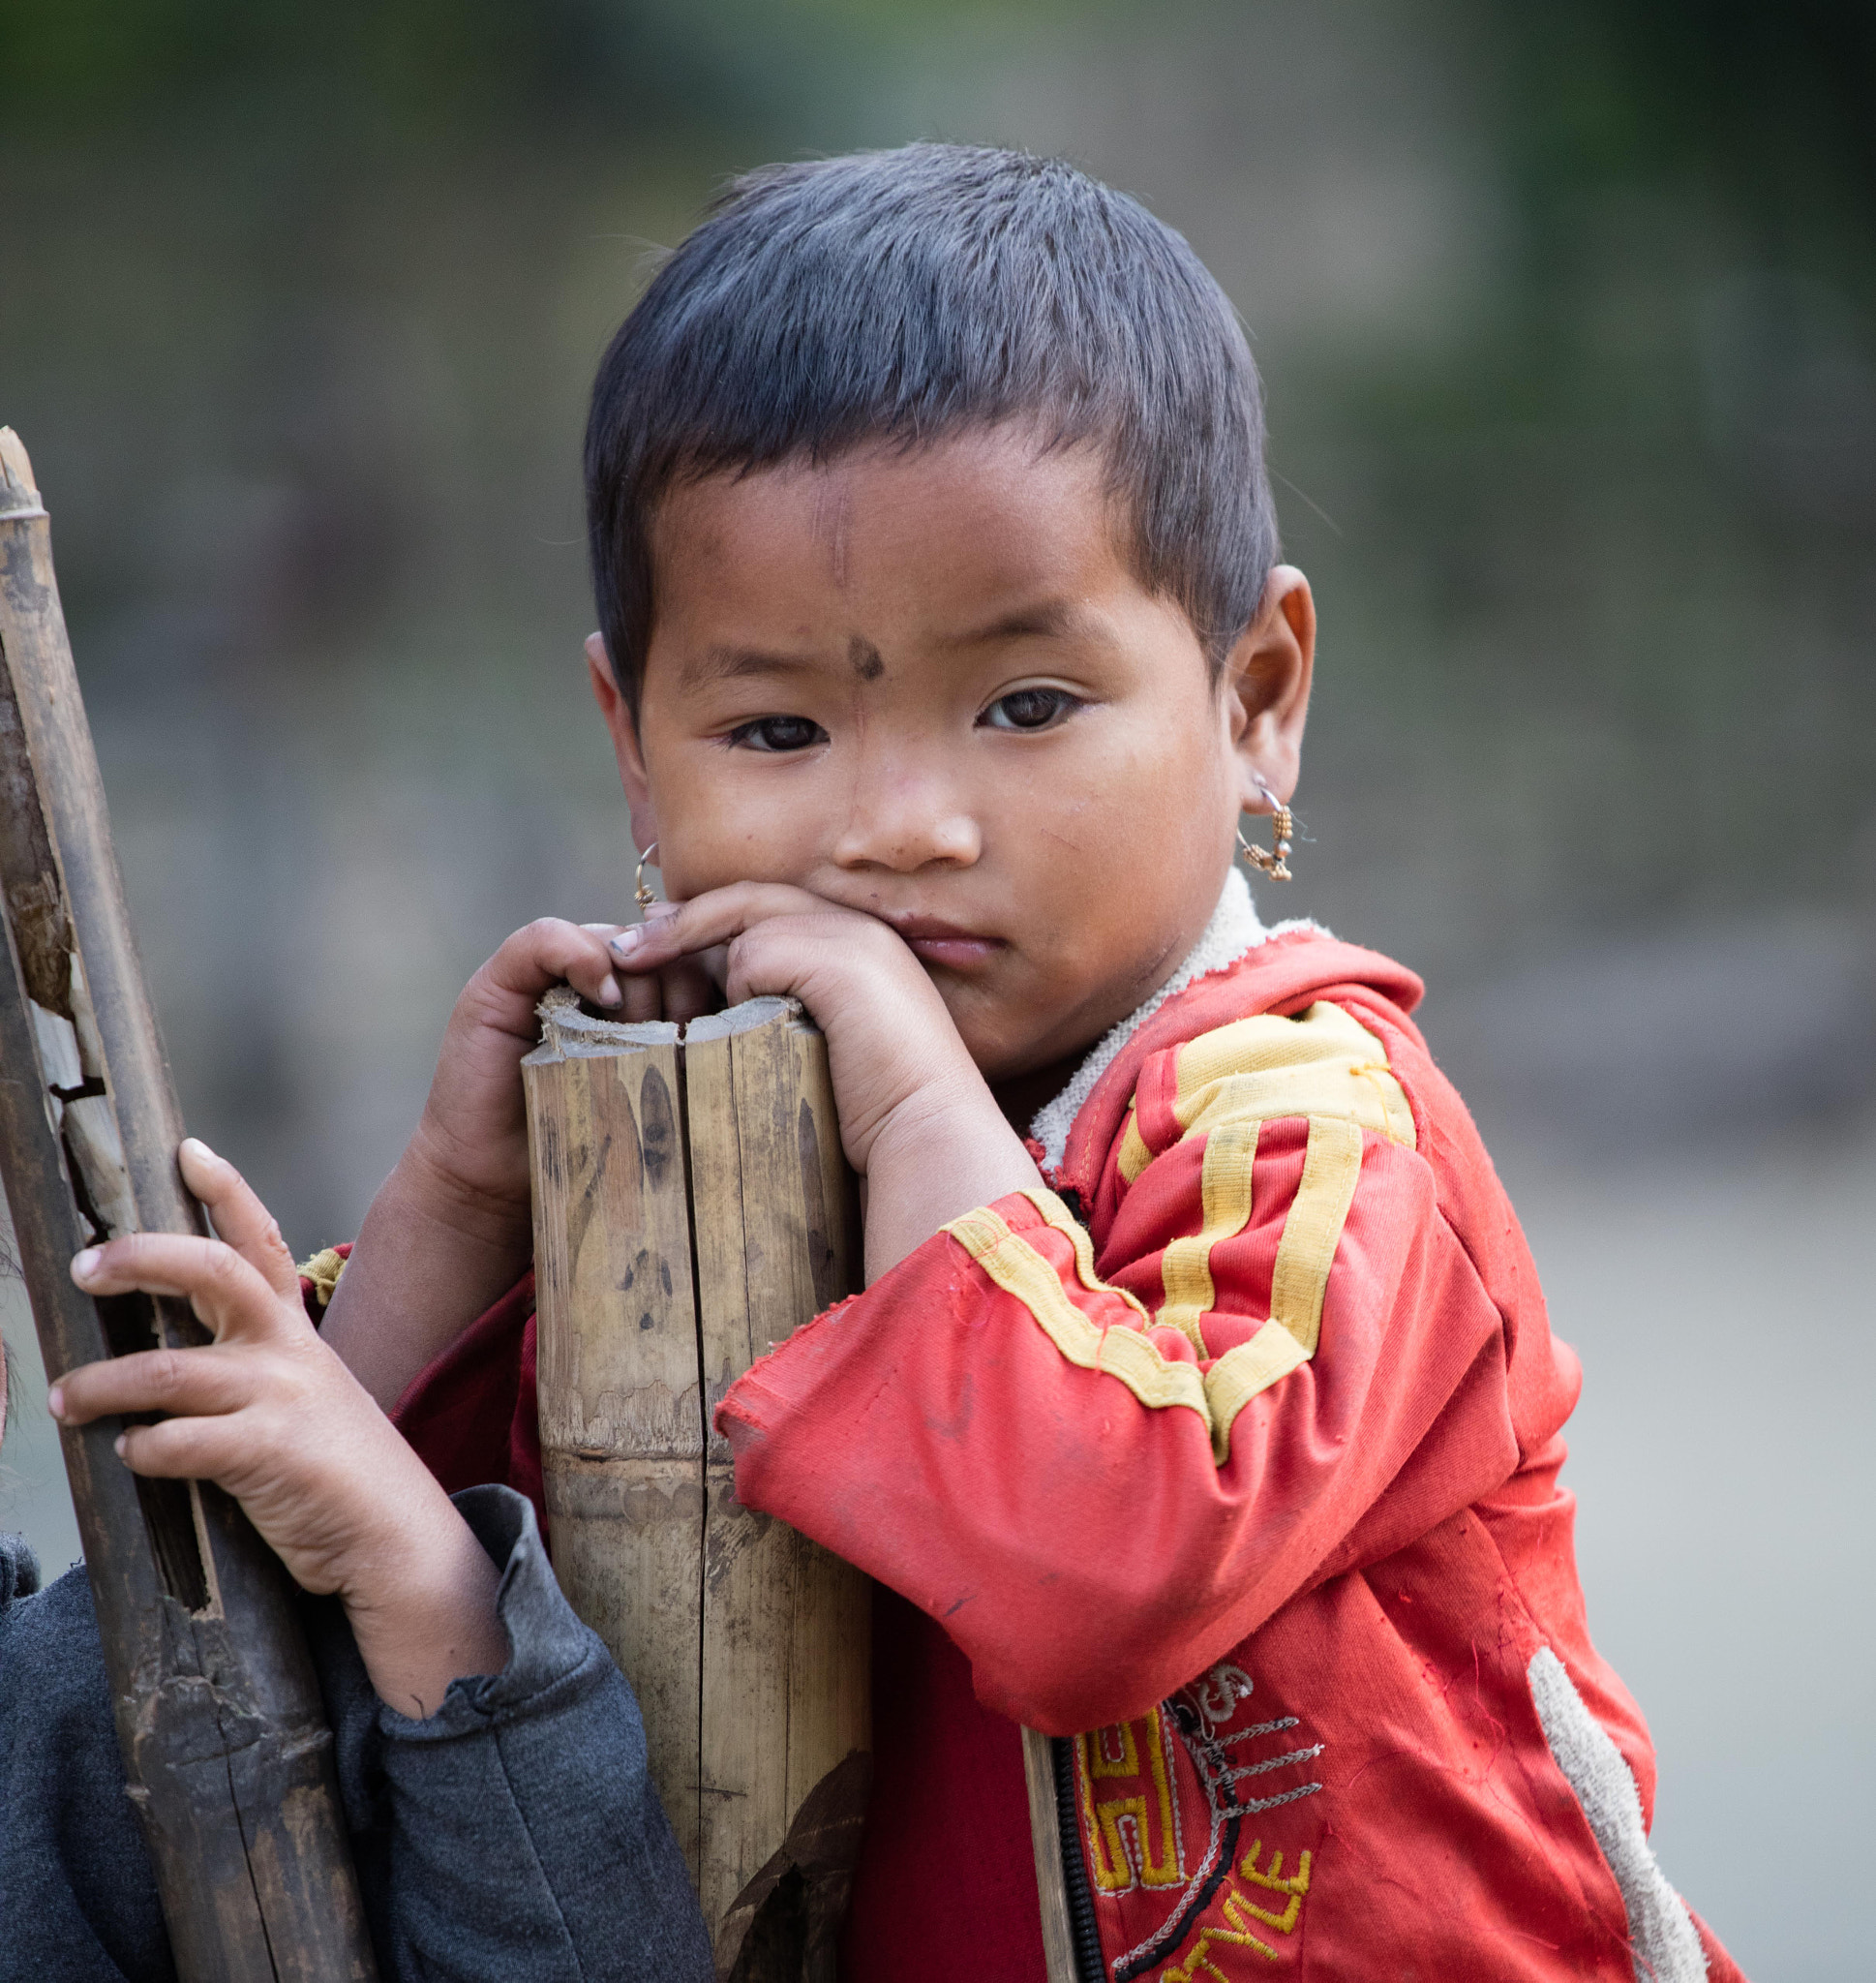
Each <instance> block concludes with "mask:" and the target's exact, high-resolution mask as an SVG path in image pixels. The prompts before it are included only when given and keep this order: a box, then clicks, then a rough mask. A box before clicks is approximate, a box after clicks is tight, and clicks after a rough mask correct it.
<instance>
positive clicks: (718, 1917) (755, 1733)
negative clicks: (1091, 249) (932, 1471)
mask: <svg viewBox="0 0 1876 1983" xmlns="http://www.w3.org/2000/svg"><path fill="white" fill-rule="evenodd" d="M542 1020H543V1025H544V1030H545V1038H544V1040H543V1043H542V1045H541V1047H540V1048H539V1049H538V1050H537V1051H536V1052H535V1053H532V1054H530V1056H529V1058H528V1059H527V1060H526V1061H525V1062H524V1063H523V1067H524V1079H525V1081H526V1083H527V1090H528V1109H529V1125H530V1136H531V1141H532V1147H533V1163H534V1191H535V1196H534V1249H535V1276H536V1278H535V1289H536V1302H537V1312H538V1315H539V1332H540V1333H539V1358H540V1361H539V1373H540V1419H541V1447H542V1460H543V1468H544V1473H545V1478H546V1488H547V1499H548V1510H549V1514H550V1517H551V1520H552V1523H553V1534H554V1558H555V1568H556V1570H557V1571H558V1572H559V1574H560V1581H561V1584H562V1587H563V1588H564V1589H565V1591H566V1594H567V1597H568V1599H569V1600H570V1601H571V1602H572V1603H573V1606H574V1608H575V1609H576V1610H577V1611H579V1612H580V1614H581V1616H582V1617H584V1618H585V1619H587V1621H588V1622H589V1623H590V1625H591V1626H592V1627H593V1629H594V1630H595V1631H596V1632H598V1633H599V1634H600V1636H601V1637H602V1638H604V1639H605V1641H606V1643H607V1644H608V1646H610V1647H611V1649H612V1651H613V1655H614V1657H615V1658H616V1659H617V1660H618V1662H619V1663H620V1667H621V1668H622V1669H623V1670H624V1672H625V1673H626V1674H627V1675H628V1676H629V1677H630V1679H631V1681H632V1683H633V1685H634V1687H635V1688H636V1689H637V1691H638V1694H639V1700H640V1704H641V1707H642V1708H643V1710H644V1715H645V1721H646V1727H647V1740H648V1744H649V1747H650V1752H651V1767H652V1775H653V1779H654V1781H655V1782H656V1783H657V1785H658V1788H659V1791H660V1793H661V1795H662V1796H663V1798H664V1803H665V1809H666V1810H667V1812H669V1813H670V1815H671V1819H672V1823H673V1826H674V1828H675V1829H676V1831H677V1833H678V1837H679V1842H680V1844H681V1846H683V1849H684V1855H685V1858H686V1860H687V1861H688V1863H689V1865H690V1868H691V1872H692V1876H693V1877H694V1878H695V1879H696V1881H697V1885H698V1893H699V1898H700V1899H701V1901H702V1903H703V1907H704V1917H705V1920H706V1921H707V1922H708V1924H709V1925H710V1928H711V1935H712V1937H713V1938H714V1942H715V1948H716V1958H717V1969H718V1973H719V1975H722V1976H724V1977H734V1978H737V1979H739V1983H807V1979H814V1983H820V1979H823V1978H825V1979H828V1983H832V1975H833V1959H834V1945H835V1942H836V1940H837V1938H838V1935H839V1930H840V1926H841V1923H842V1921H843V1919H844V1917H845V1913H846V1907H847V1899H848V1895H849V1891H850V1888H851V1883H852V1876H853V1868H854V1864H855V1861H856V1859H857V1857H858V1854H859V1846H860V1837H861V1830H862V1823H863V1819H864V1813H865V1803H866V1793H867V1789H868V1787H869V1782H870V1773H871V1759H870V1751H871V1746H872V1744H871V1728H870V1699H869V1692H868V1690H869V1683H870V1672H869V1640H870V1632H869V1625H868V1605H869V1597H870V1587H869V1586H868V1585H867V1583H866V1580H865V1578H864V1577H862V1575H860V1573H859V1572H858V1571H855V1570H853V1569H852V1568H851V1567H850V1566H848V1565H846V1564H844V1563H841V1562H839V1561H838V1560H837V1559H836V1558H834V1557H832V1556H831V1555H829V1554H828V1553H827V1552H826V1551H825V1550H822V1549H819V1548H817V1547H816V1546H815V1545H814V1544H813V1543H811V1542H809V1541H806V1539H805V1538H803V1537H802V1536H800V1535H798V1534H796V1532H795V1531H794V1530H792V1529H790V1528H788V1527H787V1526H786V1525H785V1524H784V1523H782V1522H778V1521H775V1520H773V1519H772V1518H771V1517H769V1516H766V1515H763V1514H759V1513H757V1512H756V1511H755V1510H752V1509H747V1508H744V1507H742V1506H741V1503H739V1502H738V1501H737V1499H736V1482H735V1475H734V1469H733V1468H732V1466H731V1463H730V1454H729V1450H728V1448H727V1447H726V1446H725V1445H724V1444H723V1442H722V1441H720V1440H719V1439H717V1437H716V1436H715V1434H714V1433H713V1432H711V1430H710V1428H709V1413H710V1411H711V1408H712V1407H713V1406H714V1404H715V1403H716V1401H717V1400H718V1399H719V1398H720V1397H721V1396H722V1394H723V1392H724V1391H725V1390H727V1389H728V1388H729V1386H730V1385H731V1384H732V1383H734V1382H735V1380H736V1379H737V1378H738V1377H740V1376H741V1374H742V1372H743V1371H744V1370H746V1369H747V1368H748V1366H749V1364H750V1363H751V1362H752V1361H753V1360H754V1358H756V1357H757V1356H759V1355H761V1354H762V1353H763V1351H765V1350H766V1349H767V1348H768V1347H769V1346H770V1345H771V1344H772V1342H776V1341H779V1340H781V1339H782V1338H784V1337H785V1336H787V1335H788V1334H789V1333H790V1332H791V1331H792V1330H793V1329H795V1328H796V1327H799V1326H800V1325H801V1324H802V1323H803V1322H805V1321H807V1320H808V1319H809V1318H810V1317H811V1316H813V1315H815V1314H817V1313H818V1312H819V1311H820V1310H821V1309H823V1308H825V1307H826V1306H828V1304H829V1303H830V1302H832V1301H835V1300H837V1299H839V1298H840V1297H842V1296H843V1295H845V1294H847V1293H849V1292H850V1291H851V1290H852V1289H853V1288H855V1287H857V1286H858V1285H859V1282H860V1221H859V1216H858V1204H857V1199H856V1195H855V1190H854V1182H853V1178H852V1176H851V1175H850V1174H849V1172H848V1171H847V1167H846V1163H845V1160H844V1158H843V1157H842V1155H841V1151H840V1142H839V1135H838V1129H837V1125H836V1123H835V1119H834V1113H833V1093H832V1084H831V1083H830V1082H829V1079H828V1071H827V1049H826V1045H825V1043H824V1042H823V1040H822V1039H821V1036H820V1034H819V1033H818V1032H817V1031H816V1030H815V1029H814V1027H813V1026H812V1025H811V1024H809V1023H808V1022H807V1021H806V1019H805V1018H804V1016H803V1015H802V1009H801V1007H800V1006H799V1005H797V1004H796V1003H795V1002H794V1001H793V1000H786V999H777V998H762V999H753V1000H751V1001H750V1002H749V1003H748V1004H746V1005H741V1006H738V1007H735V1008H734V1009H733V1010H731V1011H730V1012H727V1013H723V1014H720V1015H718V1016H717V1017H715V1018H711V1019H703V1020H694V1021H692V1022H691V1023H690V1025H689V1027H688V1028H687V1029H686V1031H685V1032H684V1034H683V1035H682V1037H681V1038H680V1035H679V1029H678V1028H677V1027H676V1026H673V1025H663V1024H657V1025H623V1024H620V1023H617V1022H610V1021H605V1020H599V1019H594V1018H592V1017H591V1016H590V1015H587V1014H585V1013H583V1012H582V1011H581V1009H580V1006H579V1003H578V1001H577V1000H576V999H575V998H574V997H573V995H572V994H571V993H570V992H561V993H559V994H553V995H551V996H550V999H549V1001H548V1002H547V1003H546V1004H545V1005H544V1006H543V1008H542Z"/></svg>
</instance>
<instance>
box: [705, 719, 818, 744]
mask: <svg viewBox="0 0 1876 1983" xmlns="http://www.w3.org/2000/svg"><path fill="white" fill-rule="evenodd" d="M729 741H730V743H731V744H733V745H738V746H740V747H741V748H742V749H744V750H805V749H806V748H807V747H808V746H809V745H811V744H825V743H826V742H827V741H828V733H827V732H826V731H825V730H824V729H822V727H821V726H820V724H819V723H817V722H812V721H810V720H809V718H808V717H757V718H756V720H755V721H754V722H752V723H741V724H739V725H738V727H737V728H736V729H734V730H732V731H731V732H730V735H729Z"/></svg>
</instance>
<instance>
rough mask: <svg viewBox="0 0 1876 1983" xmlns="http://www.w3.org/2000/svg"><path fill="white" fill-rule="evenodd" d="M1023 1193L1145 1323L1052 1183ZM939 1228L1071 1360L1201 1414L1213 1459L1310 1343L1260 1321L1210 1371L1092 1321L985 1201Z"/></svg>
mask: <svg viewBox="0 0 1876 1983" xmlns="http://www.w3.org/2000/svg"><path fill="white" fill-rule="evenodd" d="M1025 1196H1027V1197H1028V1199H1029V1200H1030V1202H1031V1203H1032V1204H1033V1205H1035V1206H1036V1208H1037V1210H1038V1211H1040V1212H1041V1213H1042V1214H1043V1216H1044V1218H1045V1219H1046V1220H1047V1221H1048V1223H1049V1224H1050V1225H1051V1226H1053V1227H1054V1228H1055V1230H1056V1231H1057V1232H1058V1233H1060V1234H1062V1235H1063V1236H1064V1237H1066V1238H1068V1239H1069V1240H1070V1241H1071V1242H1072V1243H1073V1244H1074V1261H1075V1271H1076V1273H1077V1275H1078V1276H1079V1278H1080V1280H1081V1284H1082V1285H1083V1286H1084V1287H1086V1288H1088V1289H1091V1290H1099V1291H1101V1292H1103V1293H1105V1294H1109V1295H1115V1296H1118V1297H1120V1299H1121V1300H1123V1301H1124V1302H1126V1303H1127V1305H1128V1306H1129V1307H1130V1308H1132V1309H1134V1310H1135V1313H1136V1314H1138V1316H1139V1317H1140V1319H1141V1321H1142V1323H1144V1322H1145V1321H1146V1319H1147V1318H1146V1311H1145V1309H1143V1308H1142V1307H1141V1306H1140V1304H1139V1302H1138V1301H1136V1300H1135V1298H1134V1297H1133V1296H1132V1295H1130V1294H1128V1292H1127V1291H1126V1290H1125V1289H1124V1288H1114V1287H1110V1286H1108V1285H1107V1284H1106V1283H1105V1282H1104V1281H1101V1280H1099V1279H1097V1278H1096V1276H1095V1272H1094V1247H1093V1243H1092V1242H1091V1241H1090V1239H1089V1237H1088V1234H1087V1230H1086V1228H1085V1227H1083V1226H1081V1225H1079V1224H1077V1223H1076V1221H1075V1220H1074V1219H1073V1218H1072V1217H1071V1216H1070V1215H1069V1208H1068V1206H1067V1205H1064V1204H1063V1203H1062V1201H1061V1200H1060V1199H1059V1198H1057V1197H1056V1196H1055V1194H1054V1193H1053V1192H1050V1191H1030V1192H1028V1193H1026V1194H1025ZM943 1230H944V1231H945V1232H947V1233H949V1234H950V1235H951V1236H952V1237H953V1239H955V1240H956V1241H957V1243H958V1244H959V1245H960V1246H962V1247H963V1249H964V1251H965V1252H966V1253H968V1254H969V1255H970V1256H971V1258H972V1260H974V1261H975V1262H976V1263H977V1265H978V1266H981V1267H982V1268H983V1271H984V1272H985V1273H986V1274H988V1275H989V1276H990V1278H991V1280H993V1281H994V1282H995V1283H996V1284H997V1286H998V1287H999V1288H1001V1289H1002V1290H1003V1291H1004V1292H1005V1293H1006V1294H1008V1295H1014V1297H1016V1299H1017V1300H1018V1301H1020V1302H1021V1303H1022V1304H1023V1306H1024V1307H1025V1308H1027V1309H1028V1310H1029V1312H1030V1314H1031V1315H1032V1316H1034V1317H1035V1319H1036V1322H1037V1324H1038V1325H1039V1326H1040V1327H1041V1328H1042V1330H1043V1333H1044V1335H1046V1336H1047V1337H1048V1339H1049V1341H1050V1342H1052V1343H1053V1344H1054V1345H1055V1347H1056V1349H1057V1350H1058V1351H1059V1352H1060V1353H1061V1354H1062V1356H1063V1357H1064V1358H1067V1359H1068V1361H1069V1362H1071V1363H1073V1364H1074V1366H1075V1367H1076V1368H1077V1369H1079V1370H1098V1371H1102V1372H1104V1374H1105V1375H1107V1376H1109V1377H1112V1378H1117V1379H1118V1380H1119V1381H1120V1382H1121V1383H1122V1384H1124V1385H1125V1386H1126V1387H1127V1388H1128V1389H1129V1390H1131V1391H1132V1392H1133V1393H1134V1395H1135V1397H1136V1398H1137V1399H1138V1400H1139V1401H1140V1403H1141V1404H1143V1405H1146V1406H1148V1407H1149V1408H1150V1409H1153V1410H1156V1411H1157V1410H1161V1409H1164V1408H1165V1407H1166V1406H1172V1405H1183V1406H1185V1407H1186V1408H1187V1409H1188V1410H1190V1411H1194V1412H1196V1413H1197V1414H1198V1416H1199V1417H1200V1418H1201V1419H1204V1421H1205V1426H1206V1429H1207V1431H1208V1432H1209V1434H1210V1436H1211V1446H1212V1458H1213V1459H1214V1461H1216V1463H1217V1464H1218V1465H1220V1466H1223V1465H1224V1464H1225V1460H1226V1459H1228V1458H1229V1457H1230V1452H1231V1425H1232V1421H1233V1420H1234V1419H1236V1418H1237V1415H1238V1414H1239V1413H1240V1412H1241V1411H1242V1410H1243V1409H1244V1407H1245V1406H1246V1405H1248V1404H1249V1403H1250V1402H1251V1400H1252V1399H1253V1398H1254V1397H1256V1395H1257V1393H1258V1392H1259V1391H1261V1390H1267V1389H1268V1388H1270V1387H1271V1386H1272V1385H1273V1384H1275V1383H1276V1382H1277V1381H1278V1379H1279V1378H1282V1377H1287V1376H1288V1375H1289V1373H1290V1372H1291V1371H1292V1370H1294V1369H1295V1368H1296V1366H1297V1365H1298V1364H1299V1363H1302V1362H1305V1361H1307V1360H1308V1357H1309V1352H1308V1351H1307V1350H1305V1349H1303V1348H1302V1347H1301V1345H1300V1344H1299V1343H1298V1342H1297V1340H1296V1338H1295V1337H1294V1336H1293V1335H1291V1334H1290V1333H1289V1332H1288V1331H1287V1330H1286V1329H1282V1328H1274V1327H1271V1326H1270V1325H1269V1324H1267V1323H1266V1324H1265V1326H1264V1327H1262V1328H1260V1329H1259V1330H1258V1331H1257V1333H1256V1335H1255V1336H1253V1337H1252V1338H1251V1340H1250V1341H1249V1342H1248V1343H1240V1344H1239V1345H1238V1347H1237V1348H1236V1349H1234V1350H1228V1351H1226V1352H1225V1355H1224V1356H1223V1357H1221V1358H1219V1359H1218V1361H1217V1362H1216V1363H1214V1364H1213V1365H1212V1367H1211V1368H1210V1369H1209V1370H1206V1371H1201V1370H1199V1369H1198V1368H1197V1366H1196V1365H1195V1364H1192V1363H1184V1362H1174V1361H1172V1360H1171V1359H1170V1358H1166V1357H1164V1356H1162V1355H1161V1353H1160V1351H1159V1350H1158V1349H1157V1348H1156V1347H1155V1346H1154V1344H1153V1343H1152V1342H1151V1341H1150V1340H1149V1339H1148V1338H1147V1337H1146V1336H1145V1335H1144V1334H1142V1333H1141V1332H1140V1330H1139V1329H1136V1328H1132V1327H1128V1326H1126V1325H1124V1324H1123V1325H1119V1326H1117V1327H1112V1328H1105V1329H1104V1328H1103V1327H1101V1326H1100V1325H1099V1324H1098V1323H1096V1322H1093V1321H1091V1320H1090V1318H1089V1317H1088V1316H1086V1315H1084V1314H1083V1313H1082V1311H1081V1310H1080V1309H1079V1308H1077V1307H1076V1306H1075V1304H1074V1302H1073V1301H1072V1300H1071V1299H1070V1298H1069V1294H1068V1290H1067V1289H1066V1288H1064V1287H1063V1285H1062V1280H1061V1276H1060V1275H1059V1274H1058V1273H1057V1272H1056V1270H1055V1269H1054V1267H1053V1266H1050V1265H1049V1263H1048V1261H1047V1260H1046V1259H1045V1258H1044V1256H1043V1255H1042V1254H1040V1253H1038V1252H1037V1250H1036V1249H1035V1247H1033V1246H1032V1245H1031V1244H1030V1243H1029V1241H1028V1240H1027V1239H1026V1238H1024V1237H1023V1236H1022V1235H1021V1234H1020V1233H1013V1232H1012V1231H1011V1230H1010V1228H1009V1226H1008V1225H1007V1224H1006V1223H1005V1222H1004V1219H1003V1217H1002V1215H1001V1214H1000V1213H998V1212H995V1211H992V1210H990V1209H989V1208H988V1207H987V1206H986V1207H985V1208H983V1210H980V1211H974V1212H966V1213H965V1214H964V1216H963V1217H962V1218H961V1219H953V1220H952V1222H951V1223H950V1224H949V1225H948V1226H946V1227H945V1228H944V1229H943Z"/></svg>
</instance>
